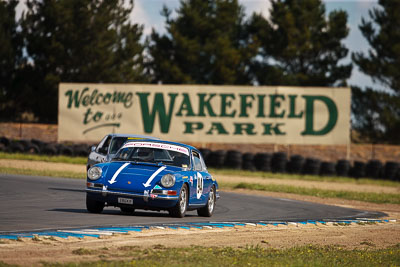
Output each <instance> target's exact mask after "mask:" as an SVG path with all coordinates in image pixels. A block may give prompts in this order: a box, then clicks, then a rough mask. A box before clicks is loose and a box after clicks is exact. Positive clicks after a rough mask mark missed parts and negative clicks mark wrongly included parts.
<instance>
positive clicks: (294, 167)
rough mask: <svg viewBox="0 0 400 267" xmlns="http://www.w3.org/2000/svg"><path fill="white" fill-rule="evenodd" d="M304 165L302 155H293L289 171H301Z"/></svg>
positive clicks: (288, 166) (289, 163)
mask: <svg viewBox="0 0 400 267" xmlns="http://www.w3.org/2000/svg"><path fill="white" fill-rule="evenodd" d="M303 165H304V157H303V156H300V155H293V156H291V157H290V160H289V162H288V165H287V171H288V172H289V173H301V171H302V170H303Z"/></svg>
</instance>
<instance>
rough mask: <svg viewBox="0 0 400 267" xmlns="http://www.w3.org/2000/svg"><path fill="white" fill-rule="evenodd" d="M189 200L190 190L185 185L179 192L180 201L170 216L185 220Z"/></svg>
mask: <svg viewBox="0 0 400 267" xmlns="http://www.w3.org/2000/svg"><path fill="white" fill-rule="evenodd" d="M188 199H189V190H188V187H187V185H186V184H184V185H183V186H182V188H181V191H180V192H179V200H178V203H176V205H175V207H173V208H172V209H170V210H169V214H170V215H171V216H173V217H176V218H183V217H185V215H186V211H187V206H188Z"/></svg>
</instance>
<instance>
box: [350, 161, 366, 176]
mask: <svg viewBox="0 0 400 267" xmlns="http://www.w3.org/2000/svg"><path fill="white" fill-rule="evenodd" d="M365 166H366V164H365V163H364V162H362V161H354V164H353V167H352V168H351V169H350V175H351V177H354V178H357V179H358V178H361V177H365Z"/></svg>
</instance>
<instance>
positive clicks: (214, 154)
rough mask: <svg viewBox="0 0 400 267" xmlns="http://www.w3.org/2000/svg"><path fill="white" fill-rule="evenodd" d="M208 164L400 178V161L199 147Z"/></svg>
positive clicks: (319, 173) (231, 167)
mask: <svg viewBox="0 0 400 267" xmlns="http://www.w3.org/2000/svg"><path fill="white" fill-rule="evenodd" d="M200 152H201V153H202V155H203V158H204V160H205V162H206V164H207V166H209V167H213V168H230V169H243V170H251V171H263V172H274V173H292V174H307V175H318V176H341V177H353V178H356V179H358V178H361V177H366V178H373V179H389V180H394V181H400V163H399V162H391V161H389V162H386V163H385V164H383V163H382V162H380V161H379V160H370V161H368V162H367V163H365V162H361V161H355V162H354V163H353V164H352V163H351V162H350V161H349V160H345V159H341V160H338V161H337V162H329V161H321V160H319V159H316V158H304V157H303V156H301V155H292V156H290V157H289V158H288V156H287V154H286V153H284V152H276V153H272V154H271V153H256V154H253V153H243V154H242V153H241V152H240V151H238V150H229V151H226V152H225V151H223V150H217V151H210V150H208V149H200Z"/></svg>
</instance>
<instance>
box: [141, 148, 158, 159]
mask: <svg viewBox="0 0 400 267" xmlns="http://www.w3.org/2000/svg"><path fill="white" fill-rule="evenodd" d="M137 155H138V157H139V159H140V160H142V161H153V160H154V153H153V149H151V148H147V147H140V148H138V152H137Z"/></svg>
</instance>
